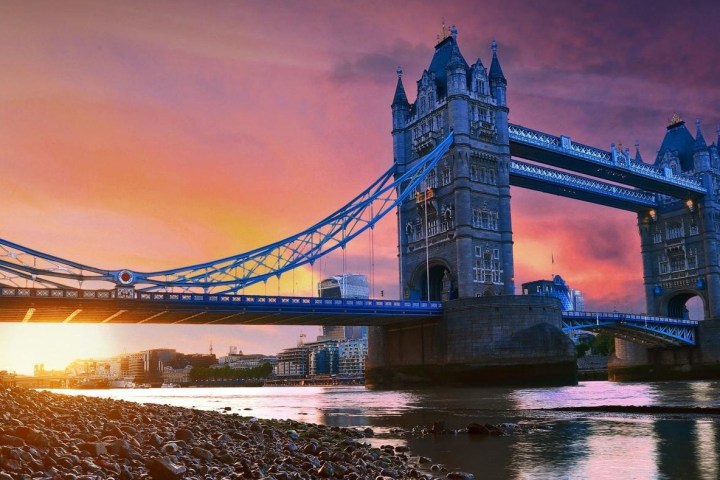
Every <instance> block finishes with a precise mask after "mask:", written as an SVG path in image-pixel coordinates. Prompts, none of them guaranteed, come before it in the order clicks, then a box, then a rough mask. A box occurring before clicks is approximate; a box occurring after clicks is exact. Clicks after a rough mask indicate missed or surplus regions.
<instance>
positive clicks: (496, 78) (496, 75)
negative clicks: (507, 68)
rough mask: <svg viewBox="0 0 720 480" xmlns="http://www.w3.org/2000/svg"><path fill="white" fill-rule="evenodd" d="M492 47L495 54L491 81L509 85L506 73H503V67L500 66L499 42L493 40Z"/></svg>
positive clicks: (491, 69)
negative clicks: (498, 56)
mask: <svg viewBox="0 0 720 480" xmlns="http://www.w3.org/2000/svg"><path fill="white" fill-rule="evenodd" d="M491 47H492V54H493V56H492V63H491V64H490V81H491V82H498V83H500V84H502V85H507V80H505V75H503V71H502V68H500V61H499V60H498V58H497V42H496V41H495V40H493V41H492V44H491Z"/></svg>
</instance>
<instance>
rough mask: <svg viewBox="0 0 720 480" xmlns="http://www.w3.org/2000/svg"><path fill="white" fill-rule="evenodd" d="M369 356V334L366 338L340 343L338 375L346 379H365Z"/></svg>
mask: <svg viewBox="0 0 720 480" xmlns="http://www.w3.org/2000/svg"><path fill="white" fill-rule="evenodd" d="M367 354H368V340H367V334H366V335H365V336H364V337H360V338H353V339H346V340H341V341H340V342H338V355H339V365H338V375H339V376H340V377H344V378H363V377H364V376H365V362H366V361H367Z"/></svg>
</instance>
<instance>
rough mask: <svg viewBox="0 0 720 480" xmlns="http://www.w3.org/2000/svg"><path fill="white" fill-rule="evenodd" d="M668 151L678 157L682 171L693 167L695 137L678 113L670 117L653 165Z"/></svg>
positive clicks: (658, 162) (659, 161)
mask: <svg viewBox="0 0 720 480" xmlns="http://www.w3.org/2000/svg"><path fill="white" fill-rule="evenodd" d="M668 152H675V153H676V154H677V156H678V158H679V159H680V168H681V170H682V171H683V172H687V171H691V170H693V169H694V166H695V162H694V161H693V153H695V139H694V138H693V136H692V134H691V133H690V132H689V131H688V129H687V127H686V126H685V121H683V119H682V118H680V116H679V115H678V114H674V115H673V117H672V118H671V119H670V123H669V124H668V126H667V131H666V132H665V138H663V142H662V145H660V150H659V151H658V154H657V158H656V159H655V165H659V164H660V163H661V161H662V159H663V157H664V156H665V154H667V153H668Z"/></svg>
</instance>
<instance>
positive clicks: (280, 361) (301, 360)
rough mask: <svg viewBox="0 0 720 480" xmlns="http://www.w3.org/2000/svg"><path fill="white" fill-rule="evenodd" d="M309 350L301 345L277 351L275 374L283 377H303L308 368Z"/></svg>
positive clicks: (306, 373)
mask: <svg viewBox="0 0 720 480" xmlns="http://www.w3.org/2000/svg"><path fill="white" fill-rule="evenodd" d="M309 352H310V349H309V348H308V347H307V346H305V345H302V346H298V347H294V348H287V349H285V350H283V351H282V352H280V353H278V356H277V365H275V375H276V376H277V377H285V378H305V377H306V376H307V375H308V372H309V370H310V366H309V356H308V353H309Z"/></svg>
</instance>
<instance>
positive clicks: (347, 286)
mask: <svg viewBox="0 0 720 480" xmlns="http://www.w3.org/2000/svg"><path fill="white" fill-rule="evenodd" d="M318 295H319V296H320V298H357V299H367V298H370V284H369V282H368V278H367V276H365V275H360V274H356V273H348V274H345V275H335V276H334V277H330V278H326V279H325V280H323V281H321V282H320V283H318ZM358 338H367V327H364V326H341V325H324V326H323V334H322V336H321V337H318V341H323V340H337V341H341V340H345V339H358Z"/></svg>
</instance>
